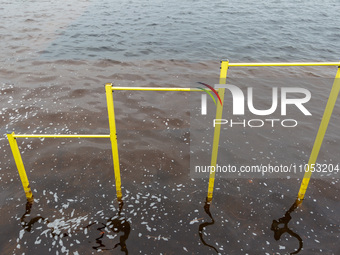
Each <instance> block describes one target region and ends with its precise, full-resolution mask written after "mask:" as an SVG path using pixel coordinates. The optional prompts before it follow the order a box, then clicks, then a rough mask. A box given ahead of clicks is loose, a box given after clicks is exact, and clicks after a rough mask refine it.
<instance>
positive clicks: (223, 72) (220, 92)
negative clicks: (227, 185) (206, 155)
mask: <svg viewBox="0 0 340 255" xmlns="http://www.w3.org/2000/svg"><path fill="white" fill-rule="evenodd" d="M228 67H229V62H228V61H222V62H221V71H220V84H225V83H226V78H227V71H228ZM224 92H225V88H220V89H218V95H219V96H220V98H221V101H222V102H223V100H224ZM222 113H223V105H221V104H217V107H216V119H222ZM220 133H221V125H215V130H214V140H213V147H212V153H211V164H210V165H211V166H214V167H215V169H216V163H217V155H218V145H219V142H220ZM211 169H212V168H211ZM214 183H215V171H210V175H209V186H208V195H207V202H210V201H211V200H212V197H213V192H214Z"/></svg>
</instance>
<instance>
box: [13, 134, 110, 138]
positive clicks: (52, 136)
mask: <svg viewBox="0 0 340 255" xmlns="http://www.w3.org/2000/svg"><path fill="white" fill-rule="evenodd" d="M13 137H14V138H110V135H77V134H74V135H67V134H60V135H58V134H55V135H43V134H37V135H35V134H22V135H13Z"/></svg>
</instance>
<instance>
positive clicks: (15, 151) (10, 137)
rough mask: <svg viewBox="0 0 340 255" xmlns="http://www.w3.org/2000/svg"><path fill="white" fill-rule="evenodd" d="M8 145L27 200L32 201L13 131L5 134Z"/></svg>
mask: <svg viewBox="0 0 340 255" xmlns="http://www.w3.org/2000/svg"><path fill="white" fill-rule="evenodd" d="M7 138H8V141H9V145H10V146H11V150H12V154H13V157H14V160H15V164H16V165H17V168H18V172H19V176H20V179H21V183H22V186H23V187H24V191H25V194H26V198H27V200H28V201H29V202H33V194H32V191H31V187H30V183H29V181H28V178H27V174H26V171H25V167H24V163H23V162H22V158H21V154H20V151H19V147H18V143H17V141H16V139H15V137H14V132H13V133H12V134H7Z"/></svg>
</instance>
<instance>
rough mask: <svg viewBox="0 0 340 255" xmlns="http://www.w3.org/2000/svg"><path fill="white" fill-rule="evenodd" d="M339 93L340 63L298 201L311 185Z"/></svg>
mask: <svg viewBox="0 0 340 255" xmlns="http://www.w3.org/2000/svg"><path fill="white" fill-rule="evenodd" d="M339 91H340V63H339V67H338V71H337V73H336V76H335V79H334V83H333V87H332V90H331V93H330V95H329V97H328V101H327V105H326V108H325V111H324V114H323V116H322V119H321V123H320V127H319V131H318V133H317V135H316V138H315V141H314V145H313V149H312V152H311V155H310V158H309V161H308V169H306V172H305V174H304V176H303V179H302V182H301V186H300V190H299V193H298V199H299V200H302V199H303V198H304V196H305V194H306V190H307V187H308V183H309V180H310V178H311V176H312V170H313V167H314V164H315V162H316V159H317V157H318V155H319V151H320V148H321V145H322V141H323V138H324V136H325V134H326V130H327V127H328V123H329V120H330V118H331V116H332V112H333V109H334V106H335V103H336V100H337V98H338V94H339Z"/></svg>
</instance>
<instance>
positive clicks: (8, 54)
mask: <svg viewBox="0 0 340 255" xmlns="http://www.w3.org/2000/svg"><path fill="white" fill-rule="evenodd" d="M25 4H26V5H27V10H26V11H25V12H24V13H25V15H22V14H16V8H18V6H16V5H14V4H12V3H10V2H8V3H7V2H5V3H3V5H2V6H1V8H2V10H1V11H2V13H4V15H5V14H6V18H7V19H9V20H10V21H11V22H12V23H11V22H10V21H7V22H9V23H8V27H9V24H10V23H11V25H10V27H11V28H12V29H11V30H12V31H11V30H10V29H8V27H7V25H6V26H5V25H1V29H2V31H6V33H4V34H2V39H3V40H2V41H1V43H0V45H1V46H2V48H3V51H1V58H2V59H3V60H4V61H3V62H2V64H1V66H0V77H1V90H0V104H1V107H0V111H1V118H0V130H1V134H2V136H1V137H0V149H1V152H2V153H1V155H2V159H1V162H0V181H1V193H0V206H1V220H0V253H1V254H22V253H25V254H47V253H53V254H54V253H55V254H91V253H95V254H96V253H98V252H99V253H104V254H111V253H114V254H120V253H121V254H127V253H129V254H187V253H188V254H217V253H220V254H288V253H290V252H294V251H296V250H298V249H299V245H301V244H302V245H303V248H302V250H301V251H300V252H299V254H338V253H339V252H340V247H339V245H338V244H337V241H338V239H339V234H340V233H339V217H338V214H339V211H340V207H339V196H338V193H339V180H338V179H337V178H326V179H325V178H324V179H321V178H320V179H312V180H311V182H310V185H309V188H308V190H307V194H306V199H305V201H304V202H303V204H302V205H300V206H299V207H298V208H295V207H294V206H292V205H293V203H294V201H295V198H296V195H297V192H298V189H299V185H300V181H301V177H302V175H301V176H300V177H299V178H300V179H296V178H291V179H286V178H285V179H277V178H259V179H250V178H242V179H217V180H216V183H215V193H214V198H213V202H212V204H211V205H210V206H209V205H206V204H205V198H206V190H207V186H208V180H207V179H192V178H191V177H190V115H191V114H192V109H190V105H189V104H187V103H186V102H188V95H187V94H186V93H182V92H179V93H177V92H169V93H158V92H114V100H115V109H116V118H117V134H118V142H119V144H118V146H119V153H120V163H121V175H122V185H123V204H121V205H119V204H118V202H117V201H116V199H115V187H114V176H113V166H112V159H111V146H110V141H109V139H64V138H63V139H18V144H19V146H20V150H21V153H22V157H23V161H24V164H25V167H26V170H27V174H28V178H29V180H30V183H31V187H32V191H33V194H34V196H35V202H34V204H33V205H27V204H26V199H25V197H24V192H23V190H22V186H21V183H20V179H19V176H18V173H17V170H16V166H15V163H14V160H13V157H12V154H11V151H10V148H9V145H8V141H7V138H6V137H5V134H6V133H8V132H12V131H14V132H15V133H17V134H24V133H42V134H54V133H62V134H65V133H67V134H74V133H79V134H84V133H87V134H107V133H108V132H109V131H108V120H107V110H106V100H105V89H104V84H105V83H107V82H113V83H114V84H115V85H118V86H171V87H173V86H181V87H187V86H192V85H193V83H194V82H196V81H201V80H203V81H204V80H209V81H213V80H214V79H215V77H216V82H217V81H218V75H219V65H220V63H219V60H209V61H196V60H195V61H188V60H179V59H188V58H186V57H183V58H179V57H178V58H176V59H178V60H169V59H167V58H166V57H164V58H162V57H160V58H159V59H156V58H153V59H149V58H148V60H143V57H141V58H140V59H135V60H132V59H130V58H129V57H127V58H126V59H125V58H121V57H119V61H118V60H108V59H103V58H102V57H98V58H96V57H93V58H89V59H84V58H80V60H79V59H78V60H74V59H73V57H72V58H71V59H67V57H65V55H63V56H62V57H60V58H57V57H56V58H53V57H51V58H49V57H48V56H47V55H48V53H46V51H44V50H47V51H48V50H49V49H50V47H51V44H52V43H53V42H56V41H58V40H57V39H56V38H57V37H58V36H60V34H59V32H60V30H63V29H65V30H67V29H66V28H67V27H68V26H69V25H70V24H76V20H77V18H78V17H80V16H82V15H84V13H86V11H89V10H91V9H87V7H89V6H90V5H89V4H90V2H87V1H84V2H79V1H77V2H76V1H74V2H73V1H71V2H70V3H69V4H68V7H65V6H62V7H61V6H59V5H58V4H57V3H54V4H53V10H54V11H53V12H52V11H50V12H49V11H47V10H48V6H49V5H50V4H51V3H50V2H44V3H42V4H39V5H36V8H37V9H36V8H33V7H32V4H33V2H31V1H28V2H23V3H22V5H20V6H21V8H22V6H24V5H25ZM11 16H12V18H9V17H11ZM15 19H17V20H18V19H20V20H19V21H17V22H15ZM33 24H34V25H33ZM13 31H16V32H13ZM66 41H67V40H66ZM73 46H74V45H73ZM55 47H57V46H55ZM52 48H53V47H52ZM66 48H67V47H66ZM66 48H65V49H66ZM71 48H72V47H71ZM155 52H157V51H155ZM44 54H45V55H44ZM46 54H47V55H46ZM51 54H52V55H53V54H54V56H56V55H58V54H57V53H53V52H52V53H51ZM320 54H321V53H320ZM52 55H51V56H52ZM46 56H47V57H46ZM112 59H115V58H112ZM240 59H242V57H240ZM284 60H290V58H289V57H288V58H287V59H285V58H284ZM259 61H261V59H259ZM335 72H336V68H320V69H318V68H314V67H313V68H300V67H299V68H283V69H281V68H279V69H275V68H274V69H273V68H265V69H261V70H260V69H256V70H249V69H230V70H229V72H228V75H229V76H230V77H237V78H246V77H247V78H249V77H258V76H266V77H272V78H274V80H275V77H277V78H278V79H281V78H282V77H293V78H297V77H298V78H313V77H324V78H327V79H328V78H332V77H334V76H335ZM312 88H313V92H312V94H313V95H317V97H315V100H313V101H312V102H311V104H310V108H311V109H312V111H313V116H315V120H313V121H310V120H309V119H308V120H304V124H305V129H302V130H301V129H300V130H299V135H301V134H302V135H303V134H304V132H305V134H306V135H305V136H303V137H301V138H302V141H303V142H302V144H299V143H293V144H292V145H290V147H288V149H287V151H286V153H287V154H285V150H282V152H281V151H280V154H282V153H283V155H277V156H276V157H277V158H280V157H284V156H287V157H288V160H289V159H290V158H289V157H292V155H293V154H294V151H296V152H295V154H301V159H303V160H305V159H306V158H307V159H308V155H309V153H310V148H311V146H312V143H313V138H309V134H315V133H316V131H317V128H318V126H317V123H318V120H319V119H320V117H321V115H322V112H323V110H322V107H320V106H322V105H324V104H325V100H326V98H327V96H328V93H329V91H330V86H328V87H326V88H320V87H318V86H317V85H315V84H313V85H312ZM265 97H266V96H265V95H262V96H260V99H263V100H264V99H265ZM309 121H310V122H309ZM310 123H312V124H310ZM339 125H340V112H339V103H337V105H336V109H335V110H334V116H333V118H332V121H331V123H330V127H329V130H328V132H327V136H326V137H325V141H324V146H323V153H321V154H320V157H321V160H322V162H324V161H327V160H329V159H330V158H331V159H332V160H333V161H332V162H333V163H339V162H338V161H337V155H338V154H339V149H338V144H339V139H340V136H339V134H338V126H339ZM303 127H304V126H302V128H303ZM230 132H231V133H232V137H233V138H234V140H232V142H233V143H236V145H237V140H239V141H243V140H242V139H243V133H242V134H241V133H238V132H237V130H230ZM247 132H249V133H248V134H249V136H248V137H251V139H249V142H253V144H251V148H255V150H254V151H253V152H252V153H253V154H249V153H246V152H244V153H243V154H242V152H237V151H233V152H231V154H230V155H232V157H231V159H233V158H236V157H238V160H241V161H248V160H249V158H254V157H255V158H259V157H258V156H259V151H261V152H262V153H261V154H263V155H269V154H270V152H272V150H271V149H272V148H271V147H267V146H266V145H265V143H262V142H261V141H263V139H264V138H266V139H269V137H270V135H268V134H264V135H260V132H256V131H254V130H252V131H250V130H247ZM307 133H308V136H307ZM295 138H298V137H294V136H292V137H291V140H294V139H295ZM247 141H248V140H247ZM278 144H280V143H278ZM286 144H288V141H283V142H282V144H281V145H282V146H285V145H286ZM222 146H224V147H223V148H227V147H225V146H227V145H222ZM242 146H244V144H243V145H241V142H240V145H239V148H243V147H242ZM308 146H309V147H308ZM302 154H303V155H302ZM290 217H291V219H290ZM279 219H280V220H279ZM273 220H275V221H274V224H272V223H273ZM288 222H289V225H288ZM279 223H281V224H279ZM285 224H286V225H285ZM271 228H272V229H271ZM273 230H275V233H276V236H274V231H273ZM281 234H282V235H281ZM275 237H276V238H278V237H280V240H275Z"/></svg>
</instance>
